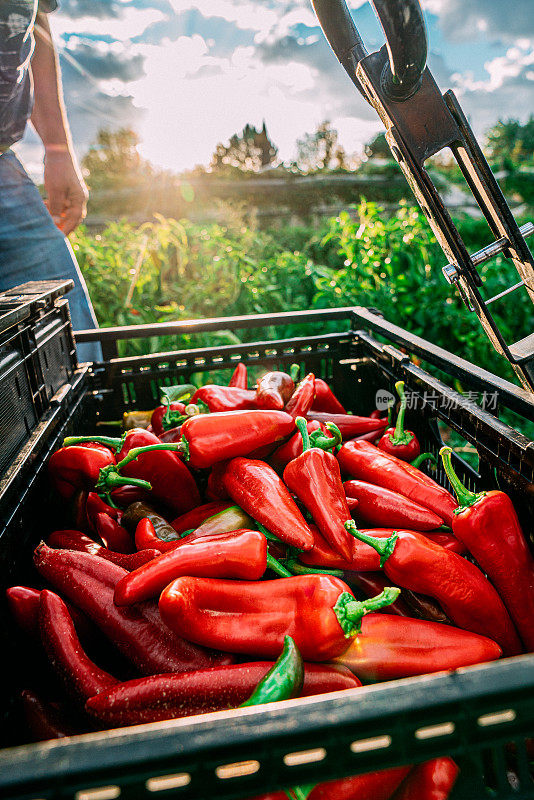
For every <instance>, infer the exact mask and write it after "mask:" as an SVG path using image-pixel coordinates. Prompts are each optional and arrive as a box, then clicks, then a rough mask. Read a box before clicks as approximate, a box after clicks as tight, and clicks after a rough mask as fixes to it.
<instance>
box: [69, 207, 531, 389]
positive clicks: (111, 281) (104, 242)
mask: <svg viewBox="0 0 534 800" xmlns="http://www.w3.org/2000/svg"><path fill="white" fill-rule="evenodd" d="M229 220H230V221H229V222H228V223H227V224H226V225H224V226H223V225H220V224H215V223H212V224H204V225H202V224H198V223H193V222H190V221H188V220H181V221H176V220H173V219H165V218H163V217H157V218H156V219H155V220H154V222H151V223H147V224H145V225H141V226H139V227H134V226H132V225H131V224H129V223H127V222H118V223H114V224H112V225H110V226H108V227H107V228H106V229H105V230H104V231H103V232H102V233H101V234H99V235H97V236H89V235H88V234H87V232H86V231H84V230H83V229H81V230H80V231H79V232H78V233H77V234H75V236H73V246H74V249H75V251H76V255H77V257H78V260H79V263H80V266H81V268H82V271H83V273H84V276H85V278H86V281H87V283H88V286H89V290H90V293H91V296H92V298H93V302H94V305H95V309H96V312H97V316H98V320H99V323H100V324H101V325H104V326H109V325H131V324H138V323H145V322H146V323H149V322H164V321H168V320H175V319H189V318H203V317H219V316H234V315H243V314H251V313H269V312H278V311H291V310H303V309H307V308H328V307H335V306H346V305H364V306H369V307H374V308H377V309H379V310H380V311H381V312H382V313H383V314H384V316H385V317H386V319H388V320H390V321H391V322H394V323H397V324H398V325H401V326H402V327H405V328H407V329H408V330H410V331H412V332H413V333H416V334H418V335H420V336H422V337H424V338H426V339H429V340H430V341H431V342H434V343H436V344H438V345H441V346H442V347H444V348H446V349H447V350H450V351H452V352H453V353H456V354H458V355H461V356H463V357H464V358H466V359H468V360H469V361H473V362H474V363H477V364H479V365H481V366H483V367H485V368H486V369H488V370H489V371H491V372H495V373H497V374H500V375H502V376H503V377H506V378H508V379H513V376H512V373H511V371H510V370H509V369H508V367H507V364H506V362H505V361H504V359H502V358H500V357H499V356H497V355H496V354H495V352H494V351H493V348H492V347H491V345H490V344H489V342H488V340H487V338H486V336H485V334H484V333H483V331H482V329H481V327H480V325H479V323H478V320H477V319H476V318H475V316H474V315H473V314H470V313H469V312H468V311H467V310H466V309H465V307H464V306H463V304H462V302H461V300H460V299H459V297H458V296H457V295H456V293H455V292H454V291H453V290H452V289H451V287H450V286H449V285H448V284H447V283H446V282H445V280H444V279H443V276H442V274H441V267H442V266H443V264H444V260H445V258H444V256H443V253H442V251H441V249H440V247H439V246H438V244H437V242H436V241H435V239H434V237H433V235H432V233H431V231H430V229H429V227H428V224H427V222H426V220H425V218H424V216H423V215H422V214H421V213H420V212H419V211H418V210H417V209H414V208H411V207H409V206H408V205H406V204H403V203H401V204H400V205H399V207H398V209H397V211H396V212H395V213H394V214H391V215H386V214H385V213H384V212H383V211H382V209H381V208H380V207H379V206H378V205H376V204H375V203H371V202H362V203H360V205H359V206H358V207H356V208H355V209H354V210H353V211H351V213H348V212H343V213H341V214H340V215H339V216H338V217H335V218H333V219H331V220H329V221H328V223H326V225H325V227H324V230H322V231H315V230H312V229H309V228H304V227H300V228H295V229H293V228H284V229H282V230H280V231H270V232H268V231H258V230H255V229H254V227H253V226H251V225H250V224H246V223H245V221H244V219H243V217H242V216H241V215H240V214H239V213H237V212H236V213H234V215H233V217H232V216H231V215H230V217H229ZM458 224H459V225H460V228H461V231H462V235H463V237H464V239H465V242H466V245H467V247H468V249H469V250H470V251H473V250H476V249H478V248H479V247H480V246H481V245H482V244H484V243H485V242H487V241H489V237H490V234H489V231H488V229H487V226H486V225H485V223H483V222H481V221H476V220H472V219H470V218H465V219H463V220H459V221H458ZM481 273H482V275H483V277H484V280H485V285H484V289H483V291H484V294H485V296H490V295H494V294H497V293H498V292H501V291H502V290H503V289H505V288H507V287H508V286H509V285H511V284H512V283H514V282H516V281H517V277H516V273H515V270H514V268H513V266H511V265H510V264H509V263H508V262H507V261H506V260H505V259H503V258H499V259H496V261H495V262H491V263H489V264H486V265H484V266H483V267H482V268H481ZM493 309H494V311H495V312H496V313H498V312H500V313H498V317H497V319H498V321H499V324H500V326H501V329H502V330H503V333H504V336H505V338H506V339H507V340H508V341H514V340H515V339H517V338H520V336H524V335H525V332H528V331H530V330H532V329H533V328H534V314H533V310H532V305H531V304H530V303H529V302H526V300H525V302H518V301H517V300H516V301H515V302H510V301H509V299H508V300H503V301H502V302H500V303H495V304H494V306H493ZM306 332H307V328H306V327H305V326H302V325H300V326H296V325H287V326H284V328H283V329H277V331H276V333H277V335H280V336H293V335H303V334H305V333H306ZM263 335H265V336H267V335H269V332H268V331H258V330H253V331H246V330H243V331H240V330H237V331H235V330H234V331H230V330H229V331H226V332H219V333H217V334H213V335H205V336H203V337H202V336H197V337H195V338H194V341H193V340H192V339H190V338H188V337H182V338H181V339H180V341H179V342H178V341H177V340H176V339H172V338H170V337H168V338H167V339H165V340H163V339H159V340H157V341H148V342H147V341H145V340H142V339H140V340H132V341H131V342H128V343H124V344H123V345H122V347H123V349H122V351H121V352H122V354H136V353H141V352H151V351H155V350H163V349H167V348H171V349H172V348H176V347H188V346H191V347H197V346H198V347H201V346H203V345H207V344H210V345H217V344H224V343H237V342H239V341H246V340H249V341H250V340H251V339H252V338H255V337H258V336H263Z"/></svg>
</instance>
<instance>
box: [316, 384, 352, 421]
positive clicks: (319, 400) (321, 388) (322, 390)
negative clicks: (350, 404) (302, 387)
mask: <svg viewBox="0 0 534 800" xmlns="http://www.w3.org/2000/svg"><path fill="white" fill-rule="evenodd" d="M312 410H313V411H326V412H327V413H329V414H346V413H347V412H346V410H345V409H344V408H343V406H342V405H341V403H340V402H339V400H338V399H337V397H336V396H335V394H334V392H333V391H332V389H331V388H330V386H329V385H328V384H327V383H326V381H323V379H322V378H316V379H315V399H314V401H313V405H312Z"/></svg>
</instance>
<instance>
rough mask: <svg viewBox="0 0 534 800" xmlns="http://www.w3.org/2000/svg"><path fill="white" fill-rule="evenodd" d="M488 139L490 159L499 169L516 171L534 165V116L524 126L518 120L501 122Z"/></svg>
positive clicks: (490, 131)
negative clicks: (523, 166)
mask: <svg viewBox="0 0 534 800" xmlns="http://www.w3.org/2000/svg"><path fill="white" fill-rule="evenodd" d="M486 138H487V147H486V150H487V154H488V158H489V160H490V161H491V162H492V163H493V164H495V165H496V166H497V167H504V169H508V170H514V169H516V168H517V167H519V166H521V165H523V164H533V163H534V115H531V116H530V117H529V118H528V120H527V121H526V122H525V123H524V124H521V123H520V122H519V120H517V119H509V120H506V121H504V120H499V122H497V123H496V124H495V125H494V126H493V127H492V128H490V130H489V131H488V133H487V137H486Z"/></svg>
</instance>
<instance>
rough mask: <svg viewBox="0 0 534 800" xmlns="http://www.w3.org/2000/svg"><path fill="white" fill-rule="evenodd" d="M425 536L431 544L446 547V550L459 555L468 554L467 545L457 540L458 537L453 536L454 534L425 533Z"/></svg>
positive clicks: (441, 532) (444, 532) (440, 532)
mask: <svg viewBox="0 0 534 800" xmlns="http://www.w3.org/2000/svg"><path fill="white" fill-rule="evenodd" d="M424 535H425V537H426V538H427V539H430V541H431V542H434V543H435V544H439V545H441V547H444V548H445V550H452V551H453V553H458V554H459V555H463V554H464V553H466V552H467V547H466V546H465V544H464V543H463V542H461V541H460V540H459V539H457V538H456V536H453V534H452V533H447V531H425V532H424Z"/></svg>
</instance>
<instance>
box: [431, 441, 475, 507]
mask: <svg viewBox="0 0 534 800" xmlns="http://www.w3.org/2000/svg"><path fill="white" fill-rule="evenodd" d="M439 454H440V456H441V458H442V461H443V466H444V467H445V472H446V473H447V478H448V479H449V481H450V483H451V486H452V488H453V489H454V493H455V494H456V497H457V499H458V504H459V508H457V509H456V511H455V512H454V513H455V514H459V513H460V512H461V511H462V510H463V509H464V508H468V507H469V506H474V505H475V503H478V501H479V500H482V498H483V497H484V496H485V495H486V492H479V493H478V494H477V493H475V492H471V491H470V490H469V489H468V488H467V486H464V485H463V483H462V482H461V480H460V478H459V477H458V475H457V474H456V472H455V471H454V467H453V466H452V461H451V455H452V449H451V448H450V447H442V448H441V450H440V451H439Z"/></svg>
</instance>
